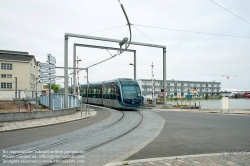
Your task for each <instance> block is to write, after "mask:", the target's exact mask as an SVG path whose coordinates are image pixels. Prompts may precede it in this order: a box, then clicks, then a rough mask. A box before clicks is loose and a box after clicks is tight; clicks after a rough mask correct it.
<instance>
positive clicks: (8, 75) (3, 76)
mask: <svg viewBox="0 0 250 166" xmlns="http://www.w3.org/2000/svg"><path fill="white" fill-rule="evenodd" d="M1 78H12V74H1Z"/></svg>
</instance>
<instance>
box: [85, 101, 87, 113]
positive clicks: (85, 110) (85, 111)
mask: <svg viewBox="0 0 250 166" xmlns="http://www.w3.org/2000/svg"><path fill="white" fill-rule="evenodd" d="M85 108H86V109H85V116H87V105H86V104H85Z"/></svg>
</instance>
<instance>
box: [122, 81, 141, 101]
mask: <svg viewBox="0 0 250 166" xmlns="http://www.w3.org/2000/svg"><path fill="white" fill-rule="evenodd" d="M122 92H123V98H124V99H138V98H140V97H141V92H140V88H139V86H138V85H137V84H136V83H135V82H123V83H122Z"/></svg>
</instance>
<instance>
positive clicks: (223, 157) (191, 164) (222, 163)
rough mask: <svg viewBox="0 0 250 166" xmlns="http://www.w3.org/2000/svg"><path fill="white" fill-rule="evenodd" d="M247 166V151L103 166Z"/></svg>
mask: <svg viewBox="0 0 250 166" xmlns="http://www.w3.org/2000/svg"><path fill="white" fill-rule="evenodd" d="M121 165H129V166H248V165H250V153H249V152H223V153H216V154H201V155H189V156H174V157H164V158H152V159H141V160H131V161H122V162H116V163H109V164H106V165H105V166H121Z"/></svg>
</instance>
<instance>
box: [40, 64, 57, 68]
mask: <svg viewBox="0 0 250 166" xmlns="http://www.w3.org/2000/svg"><path fill="white" fill-rule="evenodd" d="M38 65H39V66H40V68H50V69H55V68H56V65H54V64H48V63H39V64H38Z"/></svg>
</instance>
